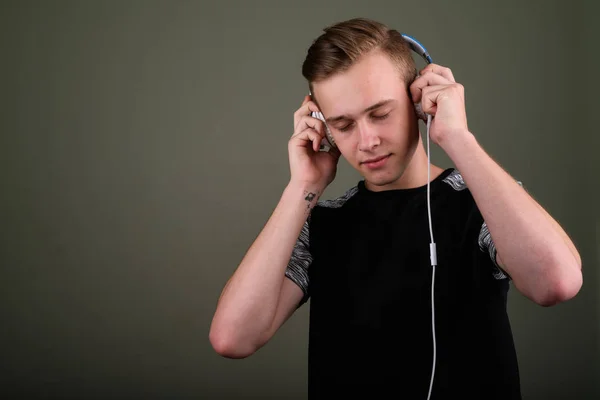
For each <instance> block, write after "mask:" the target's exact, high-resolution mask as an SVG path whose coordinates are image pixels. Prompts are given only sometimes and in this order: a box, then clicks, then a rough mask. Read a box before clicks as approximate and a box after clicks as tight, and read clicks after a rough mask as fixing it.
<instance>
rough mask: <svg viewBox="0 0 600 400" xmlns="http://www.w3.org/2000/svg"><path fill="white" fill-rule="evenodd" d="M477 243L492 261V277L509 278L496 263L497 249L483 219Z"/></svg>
mask: <svg viewBox="0 0 600 400" xmlns="http://www.w3.org/2000/svg"><path fill="white" fill-rule="evenodd" d="M517 183H518V184H519V185H520V186H521V187H524V186H523V183H522V182H521V181H517ZM477 243H478V245H479V250H480V251H482V252H484V253H487V254H488V256H489V258H490V260H491V261H492V265H493V268H492V275H493V276H494V278H496V279H510V275H508V273H507V272H506V271H504V270H503V269H502V268H501V267H500V265H498V259H497V256H498V251H497V250H496V245H495V244H494V240H493V238H492V235H491V233H490V230H489V228H488V226H487V224H486V222H485V221H483V224H482V225H481V229H480V231H479V238H478V240H477Z"/></svg>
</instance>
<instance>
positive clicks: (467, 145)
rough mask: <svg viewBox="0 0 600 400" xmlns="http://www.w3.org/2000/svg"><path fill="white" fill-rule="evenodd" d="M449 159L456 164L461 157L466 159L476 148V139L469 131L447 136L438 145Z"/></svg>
mask: <svg viewBox="0 0 600 400" xmlns="http://www.w3.org/2000/svg"><path fill="white" fill-rule="evenodd" d="M438 144H439V146H440V147H441V148H442V150H444V152H445V153H446V154H447V155H448V157H450V159H451V160H452V161H453V162H454V163H457V162H459V161H460V159H461V157H465V156H466V157H468V156H469V155H470V154H472V152H473V150H474V149H475V148H476V147H477V139H476V138H475V135H473V134H472V133H471V132H470V131H462V132H460V133H458V132H457V133H455V134H453V135H448V136H446V138H445V139H444V140H443V141H442V142H440V143H438Z"/></svg>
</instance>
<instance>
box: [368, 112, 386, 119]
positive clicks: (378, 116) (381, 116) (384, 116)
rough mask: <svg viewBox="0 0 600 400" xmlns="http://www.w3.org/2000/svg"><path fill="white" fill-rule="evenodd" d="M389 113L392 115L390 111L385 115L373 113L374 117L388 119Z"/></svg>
mask: <svg viewBox="0 0 600 400" xmlns="http://www.w3.org/2000/svg"><path fill="white" fill-rule="evenodd" d="M389 115H390V113H387V114H384V115H372V117H373V118H374V119H386V118H387V117H388V116H389Z"/></svg>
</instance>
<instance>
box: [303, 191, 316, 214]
mask: <svg viewBox="0 0 600 400" xmlns="http://www.w3.org/2000/svg"><path fill="white" fill-rule="evenodd" d="M304 194H306V197H304V200H306V201H307V202H308V204H307V205H306V210H307V211H310V209H311V208H312V202H313V200H314V199H315V198H316V197H317V193H313V192H304Z"/></svg>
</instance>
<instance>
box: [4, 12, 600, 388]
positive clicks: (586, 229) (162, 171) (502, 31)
mask: <svg viewBox="0 0 600 400" xmlns="http://www.w3.org/2000/svg"><path fill="white" fill-rule="evenodd" d="M597 8H598V6H597V5H592V2H591V1H589V2H587V3H585V2H583V1H580V2H572V3H568V2H561V1H517V0H511V1H475V0H455V1H442V0H437V1H434V0H432V1H427V2H400V1H375V0H374V1H370V2H366V1H364V0H363V1H342V0H338V1H327V2H325V1H321V2H317V1H308V0H305V1H301V2H277V1H269V2H267V1H253V2H250V1H248V2H243V1H236V2H233V1H222V2H220V3H218V4H217V2H205V1H196V2H193V1H171V2H168V1H162V2H158V1H95V2H91V1H72V2H66V1H53V2H50V1H47V2H43V1H39V2H26V1H22V2H3V3H2V4H1V5H0V46H1V50H2V52H1V60H2V62H1V63H0V79H1V81H0V83H1V85H0V88H1V90H0V99H1V100H0V101H1V103H0V106H1V110H2V118H1V119H0V123H1V125H0V166H1V169H0V177H1V179H2V181H1V182H2V196H0V226H1V229H0V235H1V236H0V274H1V275H0V313H1V314H0V317H1V319H0V321H1V323H0V346H1V347H0V359H1V362H0V368H1V370H0V395H2V394H6V395H10V396H11V397H10V398H21V397H27V398H63V399H64V398H78V399H84V398H85V399H90V398H109V397H110V398H129V399H131V398H145V399H159V398H165V399H166V398H169V399H184V398H185V399H187V398H198V399H224V398H227V399H234V398H235V399H247V398H261V399H266V398H277V399H284V398H285V399H303V398H306V393H307V390H306V383H307V381H306V379H307V371H306V368H307V359H306V356H307V344H308V343H307V333H308V307H306V306H305V307H302V308H301V309H300V310H299V311H298V312H297V313H296V314H295V315H294V316H293V317H292V318H291V319H290V320H289V321H288V322H287V323H286V324H285V325H284V326H283V327H282V328H281V330H280V331H279V332H278V333H277V334H276V336H275V337H274V338H273V339H272V341H271V342H269V343H268V344H267V346H265V347H264V348H262V349H261V350H260V351H259V352H258V353H256V354H254V355H253V356H252V357H250V358H247V359H244V360H228V359H224V358H221V357H220V356H218V355H217V354H216V353H215V352H214V351H213V350H212V348H211V346H210V343H209V341H208V332H209V326H210V321H211V318H212V315H213V312H214V310H215V305H216V301H217V298H218V296H219V294H220V291H221V289H222V287H223V285H224V283H225V281H226V280H227V278H228V277H229V276H230V275H231V274H232V273H233V272H234V270H235V268H236V267H237V265H238V263H239V262H240V260H241V258H242V257H243V255H244V253H245V251H246V250H247V248H248V247H249V246H250V244H251V243H252V241H253V240H254V238H255V237H256V235H257V234H258V233H259V231H260V229H261V228H262V226H263V224H264V223H265V222H266V220H267V218H268V217H269V215H270V213H271V212H272V210H273V208H274V207H275V205H276V204H277V201H278V199H279V196H280V194H281V192H282V190H283V188H284V187H285V185H286V183H287V181H288V179H289V166H288V158H287V140H288V138H289V136H290V135H291V133H292V129H293V124H292V114H293V112H294V111H295V110H296V108H297V107H298V106H299V104H300V102H301V101H302V98H303V96H304V95H305V94H306V93H307V86H306V83H305V82H304V81H303V78H302V76H301V74H300V68H301V64H302V61H303V59H304V56H305V53H306V50H307V48H308V46H309V45H310V43H311V42H312V40H313V39H314V38H315V37H316V36H317V35H319V34H320V33H321V29H322V28H323V27H325V26H327V25H329V24H331V23H334V22H337V21H341V20H343V19H347V18H351V17H356V16H364V17H370V18H375V19H378V20H380V21H381V22H384V23H387V24H389V25H391V26H393V27H395V28H396V29H398V30H399V31H401V32H404V33H408V34H410V35H412V36H414V37H416V38H417V39H418V40H419V41H420V42H422V43H423V44H424V45H425V46H426V47H427V49H428V50H429V51H430V54H431V55H432V57H433V60H434V62H436V63H439V64H442V65H445V66H448V67H450V68H451V69H452V71H453V73H454V76H455V77H456V79H457V80H458V81H459V82H461V83H462V84H463V85H464V86H465V91H466V103H467V113H468V119H469V127H470V129H471V130H472V131H473V132H474V133H475V134H476V136H477V138H478V140H479V142H480V143H481V144H482V146H483V147H484V149H486V150H487V151H488V153H490V154H491V155H492V157H494V158H495V159H496V160H497V161H498V162H499V163H500V164H501V165H502V166H503V167H504V168H505V169H507V171H508V172H509V173H511V174H512V175H513V176H514V177H515V178H517V179H519V180H521V181H523V183H524V184H525V185H526V187H527V189H528V190H529V192H530V193H531V194H532V195H533V196H534V197H535V198H536V199H537V200H538V201H539V202H540V203H541V204H542V205H543V206H544V207H546V209H547V210H548V211H549V212H550V213H551V214H552V215H553V216H554V217H555V218H556V219H557V220H558V221H559V222H560V223H561V224H562V225H563V227H564V228H565V229H566V231H567V232H568V233H569V234H570V235H571V236H572V238H573V240H574V242H575V244H576V245H577V247H578V248H579V250H580V252H581V255H582V258H583V271H584V284H583V288H582V290H581V292H580V293H579V295H578V296H577V297H576V298H575V299H573V300H571V301H570V302H568V303H565V304H561V305H558V306H556V307H551V308H542V307H539V306H537V305H535V304H533V303H532V302H530V301H529V300H527V299H525V298H524V297H523V296H522V295H520V294H519V293H518V292H517V291H516V290H515V289H514V287H513V288H511V293H510V299H509V313H510V317H511V320H512V324H513V328H514V334H515V340H516V346H517V351H518V355H519V362H520V368H521V374H522V382H523V393H524V398H526V399H567V398H569V399H592V398H594V399H597V398H599V397H600V390H599V388H598V378H599V377H600V365H599V359H600V344H599V332H600V309H599V301H600V296H599V295H598V292H599V291H600V275H599V273H598V266H599V262H598V260H599V259H600V251H599V250H598V249H600V241H599V236H598V231H599V229H600V223H599V221H598V211H597V207H598V203H599V202H598V197H596V198H595V199H594V197H593V196H595V193H593V191H592V189H593V185H592V184H593V183H595V182H598V177H597V176H598V168H597V166H596V165H595V162H594V160H593V159H594V157H595V156H596V154H597V151H598V149H599V148H600V146H599V145H598V138H597V137H598V129H597V126H598V122H597V115H598V111H597V105H598V99H597V96H598V93H600V90H598V83H597V81H598V77H597V70H598V68H597V65H598V64H597V60H596V59H597V56H596V54H594V53H595V52H596V51H597V49H598V44H597V43H598V39H599V37H600V34H599V31H598V28H595V27H593V26H592V23H593V22H597V21H595V20H596V16H597V15H598V13H597V11H596V10H597ZM417 61H418V60H417ZM432 161H433V162H434V163H436V164H438V165H440V166H443V167H447V166H451V164H450V162H449V160H448V158H447V157H446V156H445V155H444V154H443V152H442V151H441V150H440V149H439V148H435V147H434V148H433V149H432ZM340 164H341V165H340V169H339V172H338V176H337V179H336V180H335V181H334V183H333V184H332V185H331V186H330V187H329V188H328V190H327V192H326V193H325V195H324V197H325V198H330V197H333V196H336V195H339V194H341V193H343V192H344V191H345V189H346V188H348V187H349V186H352V185H354V184H355V183H356V181H357V180H358V179H359V176H358V175H356V173H355V172H354V171H353V170H352V169H351V168H350V166H349V165H348V164H347V163H346V162H345V161H344V160H342V161H341V163H340ZM397 362H399V363H401V362H402V360H397ZM398 390H399V393H401V391H402V388H401V387H399V388H398ZM426 395H427V394H426V393H423V399H425V398H426ZM398 396H399V395H398Z"/></svg>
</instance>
